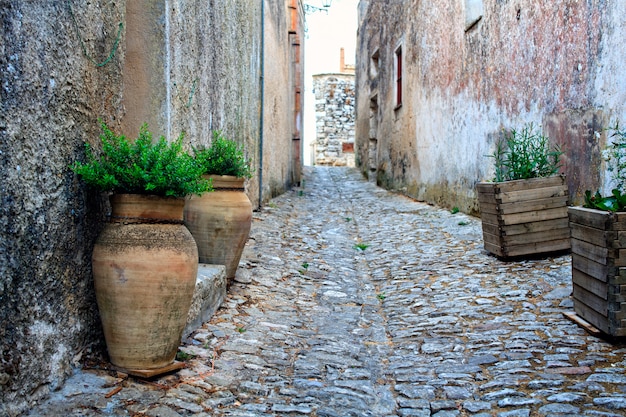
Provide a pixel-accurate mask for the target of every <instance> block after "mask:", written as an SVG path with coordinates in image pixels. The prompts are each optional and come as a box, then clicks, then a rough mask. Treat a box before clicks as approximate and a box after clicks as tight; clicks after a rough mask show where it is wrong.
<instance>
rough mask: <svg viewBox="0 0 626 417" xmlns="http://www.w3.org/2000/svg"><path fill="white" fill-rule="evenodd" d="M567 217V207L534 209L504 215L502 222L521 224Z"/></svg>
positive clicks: (505, 223)
mask: <svg viewBox="0 0 626 417" xmlns="http://www.w3.org/2000/svg"><path fill="white" fill-rule="evenodd" d="M559 218H567V207H559V208H554V209H548V210H541V211H532V212H530V211H529V212H525V213H515V214H507V215H504V216H502V224H504V225H511V224H520V223H530V222H538V221H545V220H553V219H559Z"/></svg>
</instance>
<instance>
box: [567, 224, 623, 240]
mask: <svg viewBox="0 0 626 417" xmlns="http://www.w3.org/2000/svg"><path fill="white" fill-rule="evenodd" d="M570 229H571V230H572V238H574V239H578V240H582V241H583V242H588V243H591V244H592V245H597V246H606V245H607V242H609V241H610V240H612V239H613V238H614V237H613V235H614V233H611V232H608V231H606V230H604V229H596V228H595V227H588V226H584V225H582V224H579V223H572V222H570Z"/></svg>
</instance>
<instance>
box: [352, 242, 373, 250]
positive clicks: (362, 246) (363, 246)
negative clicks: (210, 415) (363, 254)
mask: <svg viewBox="0 0 626 417" xmlns="http://www.w3.org/2000/svg"><path fill="white" fill-rule="evenodd" d="M369 246H370V245H368V244H367V243H363V242H359V243H357V244H356V245H354V249H357V250H360V251H364V250H365V249H367V248H369Z"/></svg>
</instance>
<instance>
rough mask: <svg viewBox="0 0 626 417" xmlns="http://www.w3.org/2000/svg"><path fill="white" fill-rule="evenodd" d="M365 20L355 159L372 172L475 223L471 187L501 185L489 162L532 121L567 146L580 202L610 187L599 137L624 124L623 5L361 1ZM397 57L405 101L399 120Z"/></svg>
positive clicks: (593, 1) (599, 0)
mask: <svg viewBox="0 0 626 417" xmlns="http://www.w3.org/2000/svg"><path fill="white" fill-rule="evenodd" d="M360 10H361V16H360V17H361V20H360V25H359V33H358V46H357V48H358V53H357V61H358V62H357V129H356V131H357V133H356V136H357V138H356V148H357V163H358V164H360V166H361V169H362V170H363V172H364V173H366V174H367V175H376V176H377V180H378V182H379V183H380V184H381V185H384V186H386V187H389V188H394V189H399V190H403V192H405V193H406V194H408V195H410V196H412V197H415V198H417V199H420V200H425V201H429V202H432V203H437V204H441V205H443V206H449V207H452V206H457V207H459V208H461V209H462V210H464V211H466V212H470V213H476V212H477V209H478V205H477V202H476V198H475V193H474V184H475V183H476V182H477V181H479V180H484V179H491V178H492V175H493V168H492V164H491V160H490V159H489V158H486V157H485V155H489V154H491V153H492V152H493V147H494V143H495V141H496V139H497V138H498V137H499V136H500V135H501V134H502V132H503V130H504V129H510V128H518V127H521V126H522V125H524V124H525V123H528V122H534V123H535V124H536V125H539V126H541V127H542V129H543V131H544V133H546V134H547V135H548V136H550V137H551V139H552V140H553V141H554V142H555V143H559V144H561V145H562V146H563V148H564V150H565V157H564V168H563V169H564V172H565V173H566V174H567V177H568V185H569V188H570V193H571V195H572V197H573V200H574V202H576V201H580V197H581V195H582V193H583V192H584V190H585V189H587V188H592V189H593V188H598V187H602V186H605V183H606V175H605V173H604V171H603V166H602V164H601V159H600V154H599V152H600V150H601V149H602V148H603V146H604V145H605V143H606V134H605V133H602V134H601V135H599V137H596V136H597V135H595V134H594V132H602V128H605V127H607V126H608V124H609V123H610V122H611V121H614V120H616V119H624V117H626V107H625V106H624V104H623V103H624V102H625V101H624V99H625V98H626V80H625V79H624V78H623V77H620V76H619V74H620V71H621V70H620V68H619V67H620V64H619V62H620V57H623V55H624V52H625V50H624V49H625V48H626V42H625V41H626V34H625V33H624V29H623V25H622V24H621V23H620V16H624V13H626V3H624V2H618V1H608V0H589V1H575V0H555V1H553V2H548V3H546V2H521V1H514V0H483V1H480V0H476V1H474V0H457V1H452V2H424V1H409V0H397V1H394V2H388V3H387V2H380V1H374V0H372V1H364V0H362V1H361V4H360ZM476 10H478V12H477V11H476ZM481 13H482V15H481ZM468 14H469V18H468ZM390 22H393V24H390ZM466 29H467V30H466ZM399 46H401V47H402V51H403V64H404V66H403V74H402V76H403V78H402V85H403V95H404V97H403V103H402V106H401V107H399V108H397V109H396V108H395V103H394V96H393V93H394V90H393V82H394V75H395V74H394V66H393V58H394V51H395V49H396V48H398V47H399ZM373 57H375V58H376V59H374V58H373ZM374 67H376V70H375V71H373V70H372V68H374ZM373 72H374V73H375V74H373ZM372 126H375V128H374V131H372ZM373 137H374V138H375V142H374V143H375V146H373V145H372V143H373V142H372V138H373ZM373 148H374V149H375V151H374V157H372V155H371V154H372V149H373ZM372 159H374V162H373V165H374V167H371V166H369V165H371V164H372V163H371V161H372ZM368 161H370V162H369V163H368Z"/></svg>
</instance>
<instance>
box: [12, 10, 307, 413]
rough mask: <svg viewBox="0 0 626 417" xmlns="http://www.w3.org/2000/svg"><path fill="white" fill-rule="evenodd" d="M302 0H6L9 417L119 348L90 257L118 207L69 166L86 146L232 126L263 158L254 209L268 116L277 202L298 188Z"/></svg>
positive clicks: (192, 135)
mask: <svg viewBox="0 0 626 417" xmlns="http://www.w3.org/2000/svg"><path fill="white" fill-rule="evenodd" d="M291 3H292V1H291V0H264V1H263V2H257V1H254V2H250V1H248V0H217V1H212V2H205V1H201V0H194V1H182V0H159V1H148V0H138V1H133V2H125V1H115V2H111V1H104V0H94V1H85V0H71V1H69V2H68V1H54V0H51V1H35V2H33V1H23V0H0V30H1V31H2V41H1V42H0V98H1V102H0V174H1V176H2V181H0V198H1V199H2V204H1V206H0V415H15V414H17V413H19V412H21V411H23V410H26V409H28V408H29V404H31V403H32V402H35V401H37V400H38V399H40V398H43V397H45V396H47V395H48V393H49V392H50V391H51V390H55V389H57V388H59V387H61V386H62V384H63V382H64V380H65V378H67V376H68V375H70V374H71V372H72V368H73V367H74V366H76V365H77V364H78V363H79V361H80V358H81V356H83V355H84V354H86V353H88V352H89V351H94V350H95V351H97V352H102V351H103V350H104V340H103V336H102V334H101V327H100V323H99V318H98V312H97V307H96V302H95V296H94V293H93V281H92V275H91V251H92V248H93V244H94V241H95V239H96V237H97V235H98V233H99V231H100V230H101V228H102V225H103V222H104V219H105V214H106V212H107V210H108V204H107V202H106V199H105V198H104V197H102V196H100V195H99V194H97V193H94V192H93V191H91V190H88V189H87V188H86V187H85V186H84V184H82V183H81V182H80V180H79V179H78V178H77V177H76V176H75V175H74V174H73V173H72V172H71V171H70V170H69V165H70V164H71V163H72V162H73V161H75V160H77V159H79V158H84V142H89V143H91V144H93V145H96V146H98V145H99V143H100V142H99V134H100V130H99V126H98V123H97V119H98V118H99V117H101V118H103V120H104V121H105V122H107V124H108V125H109V126H110V127H111V128H112V129H113V130H115V131H116V132H119V133H123V134H125V135H127V136H129V137H135V135H136V134H137V132H138V129H139V126H140V125H141V123H143V122H148V123H149V127H150V130H151V131H152V132H153V133H154V134H155V135H161V134H163V135H165V136H166V137H168V138H170V139H174V138H176V137H177V136H178V135H179V134H180V132H181V131H185V132H186V138H187V145H188V146H191V145H196V146H197V145H200V144H205V145H208V144H209V141H210V137H211V135H210V133H211V130H213V129H221V130H223V131H224V133H225V134H226V135H227V136H228V137H231V138H233V139H236V140H238V141H239V142H240V143H242V144H243V145H244V147H245V152H246V154H247V155H248V156H249V158H250V159H251V160H252V162H253V169H254V171H255V176H254V177H253V178H252V179H251V180H250V181H249V182H248V186H247V192H248V194H249V196H250V199H251V200H252V202H253V205H255V206H257V205H258V200H259V192H258V190H259V178H260V175H259V173H260V166H259V164H260V157H259V155H260V152H261V140H260V138H261V125H262V123H261V120H263V125H264V126H265V128H264V130H263V136H264V144H263V155H264V158H263V159H264V166H263V172H264V174H263V188H264V189H265V191H264V193H263V196H262V198H263V200H264V201H267V200H268V199H269V198H271V197H272V196H273V195H276V194H279V193H281V192H283V191H285V190H286V189H287V188H288V187H289V186H290V185H291V184H293V182H294V179H295V178H297V175H296V174H295V172H296V171H298V170H299V166H298V165H297V164H296V163H295V162H294V159H295V157H294V153H293V152H291V151H290V152H285V149H292V146H293V138H294V137H293V134H294V132H295V131H296V130H297V129H296V127H295V117H294V114H295V110H294V108H295V96H294V90H295V89H294V85H295V83H296V81H297V79H298V76H297V74H296V72H297V71H298V69H299V67H297V66H296V65H294V61H295V59H294V53H296V51H297V53H301V51H303V48H301V49H297V50H296V49H294V47H293V45H292V44H293V42H292V37H291V36H290V35H291V34H290V31H291V30H292V23H293V24H295V25H296V28H295V32H297V33H300V35H301V34H302V25H303V22H302V14H301V13H296V16H295V17H296V19H295V21H293V22H292V16H291V14H290V13H289V12H288V9H289V5H291ZM297 4H299V3H297ZM263 8H264V9H265V13H264V14H263V13H261V11H262V9H263ZM300 9H301V7H300ZM120 28H121V31H119V30H120ZM264 29H265V31H264ZM118 31H119V32H118ZM262 34H264V44H263V42H262ZM116 44H117V46H115V45H116ZM83 49H84V52H85V53H83ZM112 51H114V53H111V52H112ZM263 53H264V54H265V62H266V68H265V81H266V86H265V99H266V104H265V111H264V113H263V119H261V115H262V113H261V111H262V103H261V82H262V77H261V62H262V61H261V58H262V54H263ZM92 61H93V62H92ZM99 64H102V65H99ZM285 80H289V81H288V82H285Z"/></svg>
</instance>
